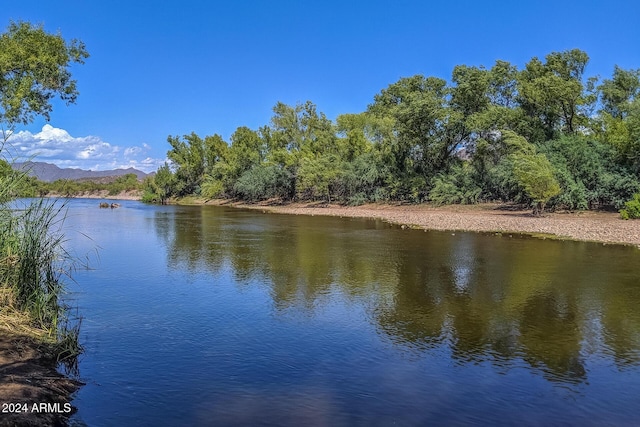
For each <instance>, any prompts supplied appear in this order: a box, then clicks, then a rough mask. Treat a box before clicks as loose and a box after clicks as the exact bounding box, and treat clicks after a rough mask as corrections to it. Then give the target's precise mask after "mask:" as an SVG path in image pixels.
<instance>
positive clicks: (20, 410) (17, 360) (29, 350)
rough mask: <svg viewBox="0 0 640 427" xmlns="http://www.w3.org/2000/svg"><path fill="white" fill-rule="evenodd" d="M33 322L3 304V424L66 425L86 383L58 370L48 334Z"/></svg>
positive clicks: (0, 408) (0, 361) (0, 357)
mask: <svg viewBox="0 0 640 427" xmlns="http://www.w3.org/2000/svg"><path fill="white" fill-rule="evenodd" d="M0 290H2V289H0ZM2 291H4V290H2ZM30 323H31V322H30V319H29V317H28V315H26V314H25V313H21V312H19V311H16V310H13V309H11V306H10V305H6V304H4V303H3V304H2V305H1V306H0V426H62V425H66V422H67V420H68V418H69V417H70V416H71V415H72V413H73V412H74V411H75V408H74V407H73V406H71V401H72V395H73V393H74V392H75V391H76V390H78V388H79V387H80V386H81V385H82V383H80V382H79V381H76V380H74V379H72V378H69V377H68V376H65V375H63V374H61V373H59V372H58V371H57V370H56V365H57V363H56V359H55V356H54V351H53V346H52V345H51V344H48V343H47V341H48V340H47V338H46V337H45V334H46V333H45V332H44V331H42V330H39V329H36V328H33V327H32V326H31V325H30ZM34 405H35V406H34Z"/></svg>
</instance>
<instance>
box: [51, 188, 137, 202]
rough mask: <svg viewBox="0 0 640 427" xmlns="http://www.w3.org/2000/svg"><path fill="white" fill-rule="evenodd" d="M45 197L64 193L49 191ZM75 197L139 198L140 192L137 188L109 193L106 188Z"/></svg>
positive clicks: (75, 196)
mask: <svg viewBox="0 0 640 427" xmlns="http://www.w3.org/2000/svg"><path fill="white" fill-rule="evenodd" d="M47 197H63V198H64V197H66V196H65V195H64V194H58V193H49V194H47ZM72 197H73V198H77V199H111V200H140V198H141V197H142V192H141V191H139V190H132V191H122V192H120V193H118V194H109V191H108V190H100V191H85V192H83V193H80V194H75V195H73V196H72Z"/></svg>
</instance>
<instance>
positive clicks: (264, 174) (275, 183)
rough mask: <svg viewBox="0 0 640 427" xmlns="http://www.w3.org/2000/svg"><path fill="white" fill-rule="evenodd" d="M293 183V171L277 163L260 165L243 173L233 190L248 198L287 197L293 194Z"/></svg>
mask: <svg viewBox="0 0 640 427" xmlns="http://www.w3.org/2000/svg"><path fill="white" fill-rule="evenodd" d="M292 184H293V180H292V176H291V173H290V172H289V171H287V170H286V169H282V168H281V167H279V166H276V165H259V166H255V167H253V168H251V169H249V170H248V171H246V172H245V173H243V174H242V176H240V178H239V179H238V181H237V182H236V184H235V185H234V186H233V190H234V192H235V193H236V194H238V195H239V196H240V197H241V198H243V199H247V200H260V199H268V198H272V197H285V198H287V197H290V195H291V194H292V187H293V185H292Z"/></svg>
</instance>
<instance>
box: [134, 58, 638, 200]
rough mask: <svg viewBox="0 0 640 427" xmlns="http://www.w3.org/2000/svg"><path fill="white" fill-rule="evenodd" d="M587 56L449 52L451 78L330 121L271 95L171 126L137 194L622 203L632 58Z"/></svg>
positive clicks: (629, 154) (383, 94) (634, 79)
mask: <svg viewBox="0 0 640 427" xmlns="http://www.w3.org/2000/svg"><path fill="white" fill-rule="evenodd" d="M588 61H589V57H588V55H587V54H586V53H585V52H583V51H581V50H578V49H573V50H568V51H564V52H552V53H550V54H548V55H547V56H546V57H545V58H544V60H541V59H539V58H536V57H534V58H532V59H531V60H530V61H529V62H528V63H526V65H525V66H524V68H523V69H518V67H516V66H515V65H513V64H510V63H509V62H506V61H501V60H498V61H496V62H495V64H494V65H493V66H492V67H491V68H485V67H483V66H467V65H458V66H456V67H455V68H454V69H453V72H452V76H451V81H450V82H447V81H445V80H444V79H441V78H438V77H424V76H422V75H415V76H412V77H406V78H401V79H400V80H398V81H397V82H395V83H392V84H390V85H389V86H388V87H387V88H385V89H383V90H381V91H380V92H379V93H378V94H376V95H375V96H374V97H373V102H372V103H371V104H370V105H369V106H368V107H367V109H366V111H364V112H361V113H358V114H343V115H340V116H338V117H337V118H336V120H335V122H333V121H331V120H329V119H328V118H327V117H326V116H325V115H324V114H323V113H322V112H318V110H317V108H316V105H314V104H313V103H312V102H310V101H308V102H306V103H304V104H297V105H295V106H290V105H285V104H283V103H280V102H279V103H277V104H276V105H275V106H274V107H273V117H272V118H271V122H270V123H269V124H268V125H265V126H263V127H260V128H259V129H257V130H252V129H249V128H247V127H239V128H238V129H237V130H236V131H235V132H234V133H233V135H232V136H231V139H230V141H228V142H227V141H224V140H223V138H222V137H221V136H220V135H217V134H216V135H213V136H205V137H201V136H199V135H196V134H195V133H192V134H190V135H185V136H182V137H180V136H169V138H168V143H169V145H170V146H171V148H170V150H169V151H168V153H167V155H168V158H169V160H170V162H169V163H167V164H165V165H164V166H162V167H161V168H160V169H159V170H158V171H157V174H156V175H155V178H152V179H150V180H148V181H147V183H146V184H145V193H144V198H145V200H147V201H156V202H161V203H164V202H165V201H166V200H167V199H168V198H170V197H182V196H186V195H198V196H202V197H205V198H215V197H226V198H237V199H241V200H247V201H255V200H262V199H269V198H280V199H283V200H287V201H290V200H325V201H327V202H341V203H349V204H362V203H365V202H375V201H406V202H412V203H420V202H427V201H428V202H432V203H435V204H451V203H477V202H481V201H508V202H518V203H527V204H531V205H532V206H533V207H534V210H535V212H541V211H542V210H543V209H544V208H545V206H551V207H552V208H566V209H572V210H575V209H592V208H602V207H609V208H615V209H620V208H622V207H624V205H625V202H628V201H629V200H631V199H632V198H633V196H634V194H636V193H638V192H640V179H639V177H640V97H639V96H638V94H639V93H640V69H637V70H633V69H631V70H625V69H622V68H620V67H618V66H616V67H615V68H614V70H613V74H612V76H611V77H609V78H605V79H602V80H600V79H599V78H597V77H586V76H585V69H586V67H587V64H588ZM628 203H632V202H628Z"/></svg>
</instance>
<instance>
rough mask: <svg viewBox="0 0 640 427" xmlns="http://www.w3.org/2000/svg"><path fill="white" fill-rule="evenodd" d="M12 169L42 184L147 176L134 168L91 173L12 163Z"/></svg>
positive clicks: (44, 164)
mask: <svg viewBox="0 0 640 427" xmlns="http://www.w3.org/2000/svg"><path fill="white" fill-rule="evenodd" d="M13 168H14V169H16V170H25V171H27V172H28V173H29V175H31V176H34V177H36V178H38V179H39V180H40V181H44V182H53V181H56V180H58V179H69V180H92V181H93V180H99V181H107V182H108V181H111V180H113V179H115V178H117V177H119V176H122V175H126V174H129V173H132V174H135V175H136V176H137V177H138V179H139V180H142V179H144V178H145V177H146V176H147V174H146V173H144V172H142V171H139V170H137V169H134V168H128V169H112V170H104V171H92V170H84V169H72V168H59V167H58V166H56V165H53V164H51V163H45V162H24V163H14V164H13Z"/></svg>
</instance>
